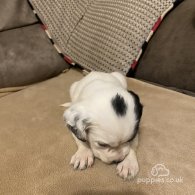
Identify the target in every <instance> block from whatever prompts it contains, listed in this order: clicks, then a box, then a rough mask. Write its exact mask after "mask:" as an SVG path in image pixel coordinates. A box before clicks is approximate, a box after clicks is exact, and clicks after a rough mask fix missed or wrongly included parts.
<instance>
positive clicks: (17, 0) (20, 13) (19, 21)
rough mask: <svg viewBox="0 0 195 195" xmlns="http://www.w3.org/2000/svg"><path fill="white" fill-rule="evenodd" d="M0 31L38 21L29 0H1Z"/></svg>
mask: <svg viewBox="0 0 195 195" xmlns="http://www.w3.org/2000/svg"><path fill="white" fill-rule="evenodd" d="M0 18H1V19H0V31H2V30H7V29H11V28H16V27H21V26H25V25H29V24H33V23H35V22H37V21H38V20H37V18H36V17H35V16H34V14H33V13H32V11H31V8H30V6H29V4H28V2H27V0H11V1H8V0H1V3H0Z"/></svg>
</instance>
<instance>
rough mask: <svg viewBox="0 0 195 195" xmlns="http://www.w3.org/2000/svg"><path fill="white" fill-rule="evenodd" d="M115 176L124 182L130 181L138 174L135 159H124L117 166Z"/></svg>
mask: <svg viewBox="0 0 195 195" xmlns="http://www.w3.org/2000/svg"><path fill="white" fill-rule="evenodd" d="M116 169H117V174H118V175H119V176H120V177H121V178H123V179H124V180H130V179H132V178H134V177H135V176H136V175H137V173H138V172H139V165H138V162H137V159H134V158H131V159H129V158H125V159H124V160H123V161H122V162H120V163H119V164H118V165H117V168H116Z"/></svg>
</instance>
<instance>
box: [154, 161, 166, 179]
mask: <svg viewBox="0 0 195 195" xmlns="http://www.w3.org/2000/svg"><path fill="white" fill-rule="evenodd" d="M151 174H152V176H155V177H156V176H158V177H166V176H169V169H167V168H166V167H165V165H163V164H156V165H155V166H153V167H152V170H151Z"/></svg>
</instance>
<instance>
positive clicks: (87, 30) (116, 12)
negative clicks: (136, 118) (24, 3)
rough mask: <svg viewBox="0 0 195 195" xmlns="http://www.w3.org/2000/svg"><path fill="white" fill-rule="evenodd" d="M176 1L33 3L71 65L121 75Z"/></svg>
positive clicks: (38, 0) (60, 0)
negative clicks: (119, 72) (118, 72)
mask: <svg viewBox="0 0 195 195" xmlns="http://www.w3.org/2000/svg"><path fill="white" fill-rule="evenodd" d="M174 2H175V1H173V0H163V1H159V0H140V1H137V0H125V1H118V0H92V1H88V0H82V1H81V0H80V1H77V2H76V3H75V1H72V0H58V1H54V0H47V1H41V0H31V3H32V5H33V7H34V9H35V11H36V12H37V13H38V16H39V17H40V18H41V19H42V21H43V23H44V24H45V28H46V30H47V33H48V35H49V37H50V38H52V39H53V40H54V43H55V47H56V48H57V49H58V52H60V53H63V54H64V55H65V56H68V59H69V62H72V61H73V62H75V63H78V64H80V65H81V66H83V67H84V68H86V69H89V70H98V71H106V72H111V71H121V72H123V73H127V72H128V70H129V68H130V67H131V68H132V67H133V68H134V66H135V65H136V63H137V60H138V59H139V57H140V54H141V52H142V46H143V44H144V43H145V41H146V40H148V39H149V38H150V37H151V35H152V34H153V31H155V30H156V28H157V27H158V25H159V24H160V22H161V20H162V18H163V17H164V15H165V14H166V13H167V12H168V11H169V10H170V9H171V8H173V6H174ZM66 58H67V57H66ZM70 59H71V60H70Z"/></svg>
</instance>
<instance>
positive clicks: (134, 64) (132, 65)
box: [131, 60, 138, 69]
mask: <svg viewBox="0 0 195 195" xmlns="http://www.w3.org/2000/svg"><path fill="white" fill-rule="evenodd" d="M137 63H138V62H137V61H136V60H134V61H133V63H132V64H131V68H132V69H135V67H136V65H137Z"/></svg>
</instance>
